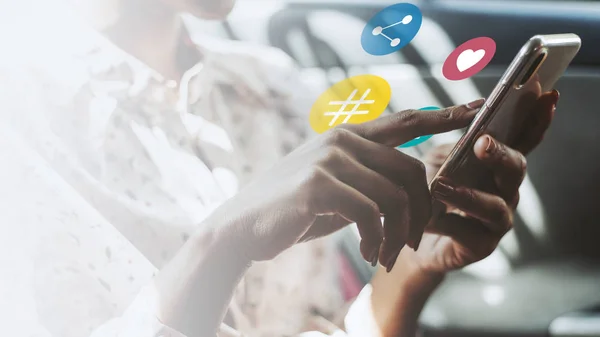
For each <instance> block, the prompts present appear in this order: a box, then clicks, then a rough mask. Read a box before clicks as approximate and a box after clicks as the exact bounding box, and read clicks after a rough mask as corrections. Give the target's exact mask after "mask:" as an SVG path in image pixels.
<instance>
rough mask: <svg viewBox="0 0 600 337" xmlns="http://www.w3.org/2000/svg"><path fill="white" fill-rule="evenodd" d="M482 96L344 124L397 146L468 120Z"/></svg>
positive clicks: (366, 135) (374, 139) (365, 134)
mask: <svg viewBox="0 0 600 337" xmlns="http://www.w3.org/2000/svg"><path fill="white" fill-rule="evenodd" d="M484 102H485V99H483V98H480V99H478V100H475V101H473V102H471V103H468V104H463V105H458V106H453V107H449V108H445V109H441V110H433V111H421V110H404V111H401V112H398V113H395V114H392V115H389V116H386V117H383V118H379V119H376V120H374V121H371V122H366V123H362V124H357V125H348V126H347V128H349V129H351V130H352V131H354V132H356V133H357V134H359V135H360V136H361V137H363V138H366V139H368V140H371V141H374V142H377V143H380V144H384V145H388V146H394V147H395V146H398V145H402V144H404V143H406V142H408V141H409V140H411V139H414V138H416V137H419V136H425V135H431V134H437V133H443V132H448V131H452V130H456V129H460V128H463V127H466V126H468V125H469V123H471V121H472V120H473V118H474V117H475V115H476V114H477V112H478V111H479V108H481V107H482V106H483V103H484Z"/></svg>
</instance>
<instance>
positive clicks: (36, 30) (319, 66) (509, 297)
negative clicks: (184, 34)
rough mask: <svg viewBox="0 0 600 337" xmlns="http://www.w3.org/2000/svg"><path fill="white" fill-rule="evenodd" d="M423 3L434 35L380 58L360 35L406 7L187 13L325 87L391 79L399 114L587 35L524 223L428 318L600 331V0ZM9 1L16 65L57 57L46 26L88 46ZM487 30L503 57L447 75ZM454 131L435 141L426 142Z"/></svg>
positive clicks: (445, 290) (563, 89)
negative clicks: (446, 68) (531, 52)
mask: <svg viewBox="0 0 600 337" xmlns="http://www.w3.org/2000/svg"><path fill="white" fill-rule="evenodd" d="M409 2H412V3H414V4H416V5H418V6H419V7H420V8H421V10H422V12H423V14H424V16H425V18H424V23H423V26H422V29H421V31H420V33H419V34H418V35H417V38H415V40H413V42H412V43H411V44H410V45H408V46H407V47H405V48H403V49H402V50H400V52H398V53H396V54H392V55H388V56H384V57H375V56H370V55H368V54H366V53H365V52H364V51H363V50H362V48H361V46H360V38H359V37H360V34H361V32H362V29H363V28H364V26H365V24H366V22H367V21H368V20H369V18H371V17H372V16H373V15H374V14H375V13H377V12H378V11H380V10H381V9H383V8H385V7H387V6H389V5H392V4H394V3H395V2H394V1H380V0H339V1H335V0H330V1H320V0H304V1H303V0H298V1H284V0H239V3H238V5H237V7H236V8H235V9H234V12H233V13H232V14H231V15H230V16H229V17H228V19H227V20H226V21H224V22H210V21H201V20H198V19H195V18H191V17H187V18H186V20H187V21H189V25H190V27H191V33H192V34H199V35H209V36H214V37H220V38H225V39H231V40H239V41H246V42H249V43H253V44H258V45H268V46H273V47H277V48H280V49H282V50H283V51H285V52H286V53H287V54H289V55H290V56H291V57H293V59H294V60H295V61H296V62H297V64H298V66H299V67H300V70H301V74H302V78H303V80H304V81H305V82H307V83H308V84H310V86H311V87H312V88H313V89H315V91H316V92H320V91H322V90H325V89H327V88H328V87H329V86H330V85H331V84H333V83H335V82H337V81H339V80H341V79H343V78H346V77H349V76H352V75H356V74H364V73H371V74H375V75H379V76H381V77H384V78H385V79H386V80H388V82H389V83H390V84H391V86H392V91H393V98H392V102H391V105H390V111H398V110H402V109H409V108H420V107H424V106H450V105H453V104H460V103H464V102H468V101H470V100H473V99H475V98H478V97H485V96H487V95H488V94H489V93H490V92H491V90H492V88H493V87H494V85H495V84H496V82H497V81H498V79H499V77H500V76H501V75H502V73H503V72H504V71H505V70H506V67H507V66H508V64H509V63H510V62H511V61H512V59H513V57H514V56H515V55H516V53H517V52H518V50H519V49H520V47H521V46H522V45H523V44H524V43H525V42H526V41H527V40H528V39H529V38H530V37H531V36H533V35H536V34H553V33H576V34H578V35H579V36H580V37H581V38H582V41H583V47H582V49H581V51H580V53H579V54H578V56H577V58H576V59H575V61H574V62H573V64H572V65H571V67H570V68H569V70H568V71H567V73H566V74H565V75H564V76H563V78H562V79H561V80H560V82H559V83H558V85H557V89H558V90H559V91H560V93H561V99H560V102H559V106H558V112H557V115H556V118H555V122H554V124H553V125H552V127H551V129H550V131H549V133H548V135H547V137H546V139H545V141H544V143H543V144H542V145H541V146H540V147H539V148H538V149H537V150H536V151H535V152H534V153H533V154H532V155H531V156H530V158H529V162H528V163H529V176H528V180H527V181H526V183H525V184H524V186H523V189H522V195H523V196H522V199H521V205H520V206H519V217H518V219H517V226H516V228H515V231H514V232H513V233H511V234H510V235H508V236H507V237H506V239H505V240H504V242H503V243H502V245H501V249H500V250H499V251H498V252H497V253H495V254H494V255H492V256H491V257H490V258H489V259H487V260H485V261H483V262H481V263H479V264H477V265H475V266H473V267H472V268H469V269H468V270H466V271H464V272H457V273H455V274H454V275H451V277H450V278H449V280H448V282H446V283H445V284H444V286H443V287H442V288H440V289H439V290H438V291H437V293H436V295H435V296H434V298H433V299H432V300H431V301H430V302H429V304H428V306H427V308H426V309H425V311H424V314H423V317H422V319H421V322H422V325H423V328H424V335H425V336H463V337H464V336H549V335H551V336H600V244H598V237H599V236H600V226H599V222H600V221H599V219H600V178H599V177H598V174H600V132H599V131H598V127H600V108H598V104H597V102H596V100H597V99H598V97H600V1H597V0H590V1H560V0H556V1H541V0H540V1H536V0H531V1H523V0H513V1H507V0H423V1H409ZM0 6H2V8H3V10H2V11H1V14H0V18H1V23H0V28H1V29H0V37H1V38H2V41H3V42H2V43H3V45H4V46H5V47H7V48H2V49H3V50H5V52H4V54H3V56H2V58H4V60H5V62H13V61H14V60H16V59H20V61H22V58H23V57H25V56H24V55H27V54H28V52H27V51H31V52H33V53H39V52H40V50H47V51H48V52H49V54H50V53H51V51H52V49H56V48H58V46H57V45H56V43H57V42H56V40H53V42H52V44H47V45H45V43H48V42H47V40H46V39H45V38H44V36H45V34H53V35H55V36H56V35H58V36H63V37H64V38H63V39H62V43H64V46H65V47H66V48H68V47H70V46H71V45H73V44H75V43H79V42H75V41H79V40H77V39H76V38H74V37H75V36H76V35H77V34H78V32H74V31H72V30H70V28H69V26H68V25H67V24H66V23H65V22H66V18H67V16H68V15H67V14H65V13H66V11H65V8H67V7H68V6H66V5H65V4H64V3H62V2H60V1H58V0H55V1H51V0H3V2H1V3H0ZM89 10H90V11H93V10H94V9H93V8H92V9H89ZM107 15H108V14H107ZM15 32H19V34H15ZM480 36H488V37H491V38H493V39H494V40H495V41H496V44H497V53H496V55H495V57H494V59H493V60H492V63H491V64H490V65H489V66H488V67H487V68H486V69H485V70H484V71H482V72H481V73H480V74H478V75H476V76H475V77H473V78H471V79H469V80H465V81H460V82H450V81H447V80H445V79H444V78H443V77H442V76H441V65H442V64H443V62H444V60H445V58H446V57H447V56H448V54H449V53H450V52H451V51H452V50H453V49H454V48H455V47H456V46H458V45H460V44H462V43H463V42H465V41H467V40H469V39H472V38H475V37H480ZM8 46H10V48H8ZM9 50H13V51H18V52H15V53H12V52H10V51H9ZM9 54H12V58H11V56H10V55H9ZM307 114H308V111H307ZM448 137H452V136H451V135H448ZM448 139H449V138H444V137H434V138H433V139H432V141H430V142H428V143H426V144H425V145H424V146H425V147H427V146H430V147H431V146H434V145H435V144H436V142H437V143H440V142H444V141H446V140H448ZM424 150H426V148H425V149H416V150H415V151H416V153H414V154H415V155H418V154H419V153H420V152H422V151H424ZM355 240H356V238H355V237H354V236H353V233H345V234H344V235H341V236H340V248H341V249H342V250H344V252H345V253H346V254H348V256H350V257H351V259H352V260H353V261H354V268H355V270H356V273H357V274H358V275H359V276H360V279H361V280H362V281H363V282H365V283H366V282H368V280H369V277H370V276H371V273H372V270H371V269H370V267H368V266H367V265H366V264H364V263H363V261H362V260H361V258H360V256H359V255H358V252H357V251H356V242H355ZM524 299H525V300H524Z"/></svg>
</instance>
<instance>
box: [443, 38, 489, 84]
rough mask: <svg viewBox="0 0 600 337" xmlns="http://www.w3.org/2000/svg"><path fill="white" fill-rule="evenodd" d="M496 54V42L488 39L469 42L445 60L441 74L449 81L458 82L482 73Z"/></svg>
mask: <svg viewBox="0 0 600 337" xmlns="http://www.w3.org/2000/svg"><path fill="white" fill-rule="evenodd" d="M494 54H496V42H495V41H494V40H493V39H491V38H489V37H478V38H474V39H472V40H469V41H467V42H465V43H463V44H461V45H460V46H458V48H456V49H454V51H453V52H452V53H450V55H449V56H448V58H446V61H445V62H444V66H443V67H442V74H443V75H444V77H445V78H447V79H449V80H451V81H460V80H464V79H466V78H469V77H471V76H473V75H475V74H477V73H478V72H480V71H482V70H483V68H485V67H486V66H487V65H488V64H489V63H490V61H492V58H494Z"/></svg>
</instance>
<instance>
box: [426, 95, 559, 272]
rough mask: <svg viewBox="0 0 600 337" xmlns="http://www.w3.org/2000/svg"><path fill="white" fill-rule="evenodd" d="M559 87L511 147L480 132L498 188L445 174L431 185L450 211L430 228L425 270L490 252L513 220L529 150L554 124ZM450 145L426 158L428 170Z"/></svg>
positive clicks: (482, 156)
mask: <svg viewBox="0 0 600 337" xmlns="http://www.w3.org/2000/svg"><path fill="white" fill-rule="evenodd" d="M558 98H559V95H558V91H553V92H551V93H548V94H546V95H544V96H542V97H541V98H540V99H539V101H538V104H537V106H536V111H535V112H534V113H532V114H531V115H530V116H531V118H530V119H529V120H528V121H527V126H526V128H524V131H523V133H522V134H521V136H520V137H519V138H518V139H517V141H516V142H515V144H511V146H512V148H511V147H509V146H507V145H506V144H502V143H500V142H498V141H497V140H495V139H493V138H492V137H491V136H489V135H484V136H481V137H480V138H479V139H478V140H477V142H476V143H475V146H474V148H473V151H474V153H475V156H476V157H477V158H478V159H479V160H480V161H481V163H483V164H484V165H485V166H486V167H487V168H488V169H490V171H491V172H492V175H493V180H494V181H493V182H492V184H491V185H493V186H494V188H493V190H494V193H493V194H492V193H487V192H483V191H480V190H476V189H472V188H467V187H464V186H457V184H456V183H455V182H453V181H451V180H450V179H448V178H441V179H440V180H439V181H438V182H437V183H436V184H435V188H434V191H433V194H434V196H435V198H436V199H437V200H439V201H441V202H443V203H444V204H445V205H446V206H447V211H446V213H445V214H443V215H442V216H441V217H440V218H439V219H437V220H436V221H435V222H433V223H432V225H431V226H429V227H428V228H427V229H426V232H427V233H426V234H424V236H423V242H422V243H421V247H422V248H419V250H418V252H417V254H416V258H417V262H418V263H419V264H420V265H421V267H422V268H423V269H424V270H426V271H433V272H446V271H450V270H453V269H459V268H462V267H464V266H466V265H469V264H471V263H473V262H476V261H479V260H481V259H483V258H485V257H487V256H488V255H490V254H491V253H492V252H493V251H494V250H495V249H496V247H497V245H498V243H499V242H500V240H501V239H502V237H503V236H504V234H506V233H507V232H508V231H509V230H510V229H511V228H512V224H513V212H514V210H515V209H516V207H517V204H518V203H519V187H520V185H521V183H522V182H523V179H524V178H525V174H526V160H525V157H524V156H525V155H527V154H528V153H529V152H530V151H532V150H533V149H534V148H535V147H536V146H537V145H538V144H539V143H540V142H541V141H542V139H543V136H544V134H545V132H546V130H547V129H548V127H549V126H550V123H551V121H552V118H553V116H554V111H555V109H556V104H557V102H558ZM449 149H450V148H449V147H440V148H438V149H436V150H434V151H433V152H432V153H430V155H428V156H427V158H425V163H426V165H427V166H428V167H427V171H428V173H429V174H432V173H435V172H437V170H438V169H439V167H440V165H441V160H440V159H441V158H442V157H444V158H445V157H446V156H447V154H448V153H449Z"/></svg>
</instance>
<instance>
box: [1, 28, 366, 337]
mask: <svg viewBox="0 0 600 337" xmlns="http://www.w3.org/2000/svg"><path fill="white" fill-rule="evenodd" d="M77 29H78V33H79V34H80V35H81V31H85V30H86V28H85V27H84V26H80V27H77ZM84 36H85V37H86V38H85V41H83V42H82V43H81V45H84V46H85V48H79V47H80V45H79V44H76V43H74V45H77V46H78V48H77V50H76V51H70V50H69V51H68V52H69V53H68V54H67V52H66V51H64V50H59V51H58V50H44V51H43V52H42V51H40V53H39V55H36V57H28V58H27V62H26V64H18V62H17V63H14V64H10V65H9V66H8V67H6V68H4V69H0V74H1V77H2V81H1V83H3V84H9V85H7V86H4V85H3V88H1V89H2V90H0V107H1V109H2V111H0V118H1V119H0V121H1V123H0V124H1V125H2V127H3V129H6V130H7V132H2V133H1V135H0V136H1V137H3V138H5V139H3V141H2V142H0V155H1V158H2V160H1V162H2V165H1V170H2V171H1V173H2V174H0V176H1V177H0V179H2V182H3V184H1V185H0V186H2V188H0V193H1V195H2V202H1V204H0V207H1V208H0V221H1V223H0V224H1V226H2V227H1V230H2V235H0V240H2V241H6V242H3V243H5V244H4V245H2V246H1V247H0V250H1V253H0V256H2V259H4V260H6V261H3V262H2V264H3V266H7V267H6V268H4V270H1V271H0V273H4V274H5V275H2V277H0V285H1V287H0V292H5V293H6V294H2V295H3V296H2V298H3V299H4V298H7V299H8V301H4V300H3V301H2V303H1V304H0V306H1V310H2V316H0V317H2V318H3V320H4V319H6V321H7V325H8V326H12V325H13V324H14V328H15V330H13V331H15V332H18V333H15V334H14V335H19V336H54V337H58V336H60V337H80V336H86V335H89V334H92V335H93V336H95V337H100V336H102V337H105V336H106V337H108V336H111V337H114V336H139V337H151V336H180V334H177V333H176V332H174V331H171V330H169V329H168V328H166V327H164V326H162V325H161V324H160V322H158V321H157V320H156V316H155V311H154V309H153V308H154V307H153V303H156V300H157V299H156V298H155V295H154V292H153V290H152V287H151V286H149V287H146V288H143V286H144V285H148V284H151V280H152V276H153V274H154V273H155V272H156V270H157V268H160V267H161V266H162V265H163V264H164V263H166V262H167V261H168V260H169V259H170V258H171V257H172V256H173V255H174V254H175V252H176V251H177V250H178V249H179V247H181V245H182V244H183V242H184V241H185V240H186V239H187V237H188V236H189V233H190V232H192V231H193V230H194V228H195V227H196V226H197V224H199V223H201V221H202V220H203V219H204V218H205V217H206V216H207V215H208V214H210V212H211V211H212V210H213V209H214V208H216V207H218V205H220V204H221V203H223V202H224V201H226V200H227V198H229V197H230V196H231V195H233V194H235V193H236V191H237V190H238V188H239V187H240V186H243V185H244V184H245V183H246V182H247V181H248V180H249V179H250V177H251V176H252V175H254V174H255V173H257V172H260V171H262V170H265V169H266V168H268V167H269V166H270V165H272V164H273V163H274V162H275V161H277V159H279V158H280V157H281V156H283V155H284V154H285V153H286V152H288V151H289V150H290V149H292V148H293V147H295V146H297V145H298V143H299V142H300V141H302V139H304V138H305V137H306V136H307V132H306V129H305V125H307V124H308V123H307V116H306V113H307V112H308V111H309V108H310V104H312V101H313V99H314V97H315V96H314V93H310V91H309V90H306V89H305V86H303V84H302V83H301V82H300V80H299V79H298V77H297V74H296V73H295V70H294V68H293V63H292V62H291V60H290V59H289V57H287V56H285V55H284V54H283V53H282V52H279V51H275V50H266V51H260V52H259V51H258V50H257V49H254V48H250V47H247V46H245V45H242V44H235V43H222V42H218V41H209V40H203V43H202V44H199V45H198V48H200V50H201V52H202V54H203V55H204V57H205V58H204V60H203V63H202V64H200V65H197V66H196V67H194V68H192V69H191V70H190V71H188V73H186V75H185V76H184V78H183V80H182V82H181V83H180V85H179V87H176V86H175V85H173V84H172V83H169V82H167V81H164V80H163V79H161V78H160V76H158V75H157V74H155V73H154V72H153V71H152V70H150V69H149V68H148V67H146V66H144V65H143V64H141V63H140V62H139V61H137V60H135V59H133V58H132V57H130V56H128V55H126V54H125V53H123V52H122V51H120V50H118V49H117V48H116V47H115V46H113V45H112V44H110V43H108V42H107V41H106V40H104V39H103V38H101V37H100V36H99V35H97V33H95V32H93V31H91V30H90V31H89V33H88V34H87V35H84ZM41 38H50V37H49V36H45V37H44V36H42V37H41ZM61 38H68V37H65V36H61ZM79 42H81V41H79ZM14 59H15V60H17V59H18V58H14ZM265 60H266V61H265ZM2 66H5V65H2ZM303 88H304V89H303ZM5 184H6V185H5ZM336 261H337V260H336V251H335V247H334V245H333V244H332V243H331V242H330V241H329V240H327V239H325V240H319V241H315V242H312V243H309V244H303V245H299V246H296V247H294V248H292V249H290V250H289V251H287V252H285V253H283V254H282V255H281V256H279V257H278V258H277V259H275V260H274V261H271V262H263V263H257V264H255V265H253V266H252V267H251V269H250V270H249V271H248V273H247V275H246V276H245V278H244V280H243V281H242V282H241V283H240V285H239V287H238V290H237V291H236V293H235V295H234V299H233V301H232V303H231V306H232V310H231V312H232V313H233V315H234V317H233V318H234V321H235V325H236V329H238V330H239V331H241V332H242V333H244V334H246V335H248V336H259V337H260V336H265V337H269V336H292V335H297V334H298V333H301V332H302V331H306V330H307V329H308V327H314V326H315V324H314V320H315V319H323V317H325V318H327V319H331V318H333V316H334V315H335V314H336V311H338V310H339V308H341V307H342V305H343V300H342V296H341V293H340V291H339V287H340V286H339V285H340V283H339V280H338V277H339V275H338V269H337V265H336ZM5 276H6V277H5ZM307 284H310V285H311V286H310V287H308V286H307ZM141 289H145V290H141ZM140 291H141V292H140ZM137 293H139V295H137V297H136V294H137ZM4 295H6V297H5V296H4ZM134 298H137V299H136V300H135V301H133V300H134ZM132 301H133V302H132ZM366 302H368V301H366ZM132 303H133V304H132ZM126 308H129V309H127V310H126ZM315 312H318V313H319V315H318V316H315ZM115 317H117V318H115ZM119 317H120V318H119ZM111 319H114V320H113V321H110V320H111ZM108 321H110V323H108V324H105V323H106V322H108ZM350 325H351V324H350ZM9 331H10V330H9ZM94 331H95V332H94ZM23 332H24V333H23ZM92 332H93V333H92ZM222 333H223V335H224V336H225V335H226V334H227V332H222ZM231 333H233V332H231ZM234 335H235V334H234Z"/></svg>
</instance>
